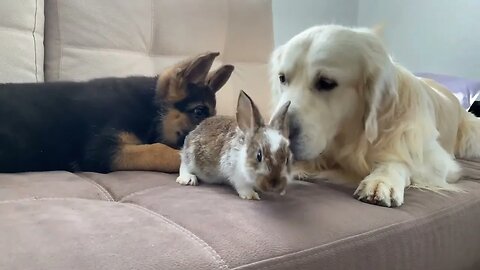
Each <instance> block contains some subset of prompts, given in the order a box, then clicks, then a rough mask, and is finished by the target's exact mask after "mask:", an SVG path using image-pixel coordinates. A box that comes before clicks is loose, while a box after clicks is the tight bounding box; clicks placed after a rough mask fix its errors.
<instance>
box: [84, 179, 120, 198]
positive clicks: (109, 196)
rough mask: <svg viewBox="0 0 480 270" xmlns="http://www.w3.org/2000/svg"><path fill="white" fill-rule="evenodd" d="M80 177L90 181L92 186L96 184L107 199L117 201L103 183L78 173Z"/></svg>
mask: <svg viewBox="0 0 480 270" xmlns="http://www.w3.org/2000/svg"><path fill="white" fill-rule="evenodd" d="M78 177H79V178H81V179H83V180H84V181H85V182H87V183H90V184H91V185H92V186H94V187H95V188H96V189H97V190H98V191H100V193H101V194H102V195H103V196H104V197H105V198H106V200H107V201H115V200H114V199H113V196H112V195H111V194H110V192H108V190H106V189H105V188H104V187H103V186H102V185H100V184H99V183H97V182H95V181H93V180H92V179H89V178H86V177H84V176H81V175H78Z"/></svg>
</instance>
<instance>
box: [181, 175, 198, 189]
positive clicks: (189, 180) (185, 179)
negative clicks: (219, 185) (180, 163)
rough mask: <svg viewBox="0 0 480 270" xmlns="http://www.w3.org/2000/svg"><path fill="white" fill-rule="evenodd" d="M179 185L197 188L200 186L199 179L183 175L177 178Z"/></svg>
mask: <svg viewBox="0 0 480 270" xmlns="http://www.w3.org/2000/svg"><path fill="white" fill-rule="evenodd" d="M176 182H177V183H179V184H180V185H185V186H188V185H190V186H196V185H198V179H197V177H196V176H195V175H193V174H182V175H180V176H178V177H177V181H176Z"/></svg>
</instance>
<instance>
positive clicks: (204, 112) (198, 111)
mask: <svg viewBox="0 0 480 270" xmlns="http://www.w3.org/2000/svg"><path fill="white" fill-rule="evenodd" d="M192 112H193V115H194V116H195V117H197V118H203V117H207V116H208V108H207V107H205V106H197V107H195V108H194V109H193V111H192Z"/></svg>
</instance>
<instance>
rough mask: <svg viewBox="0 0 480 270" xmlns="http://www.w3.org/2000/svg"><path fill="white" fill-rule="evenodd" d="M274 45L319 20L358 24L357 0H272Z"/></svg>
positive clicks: (318, 22)
mask: <svg viewBox="0 0 480 270" xmlns="http://www.w3.org/2000/svg"><path fill="white" fill-rule="evenodd" d="M272 10H273V29H274V35H275V46H278V45H281V44H283V43H285V42H286V41H287V40H289V39H290V38H291V37H293V36H294V35H296V34H298V33H299V32H301V31H303V30H305V29H306V28H308V27H310V26H314V25H318V24H326V23H337V24H343V25H356V24H357V16H358V0H272Z"/></svg>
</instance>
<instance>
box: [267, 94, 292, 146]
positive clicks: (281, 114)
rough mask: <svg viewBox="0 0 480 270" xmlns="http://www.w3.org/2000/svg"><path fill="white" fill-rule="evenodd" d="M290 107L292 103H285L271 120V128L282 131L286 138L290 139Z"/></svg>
mask: <svg viewBox="0 0 480 270" xmlns="http://www.w3.org/2000/svg"><path fill="white" fill-rule="evenodd" d="M289 107H290V101H287V102H285V104H283V105H282V106H281V107H280V108H279V109H278V110H277V112H276V113H275V114H274V115H273V117H272V118H271V119H270V122H269V126H271V127H272V128H274V129H276V130H278V131H280V132H281V133H282V134H283V136H284V137H287V138H288V133H289V130H288V125H287V123H286V122H287V121H286V118H287V111H288V108H289Z"/></svg>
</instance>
